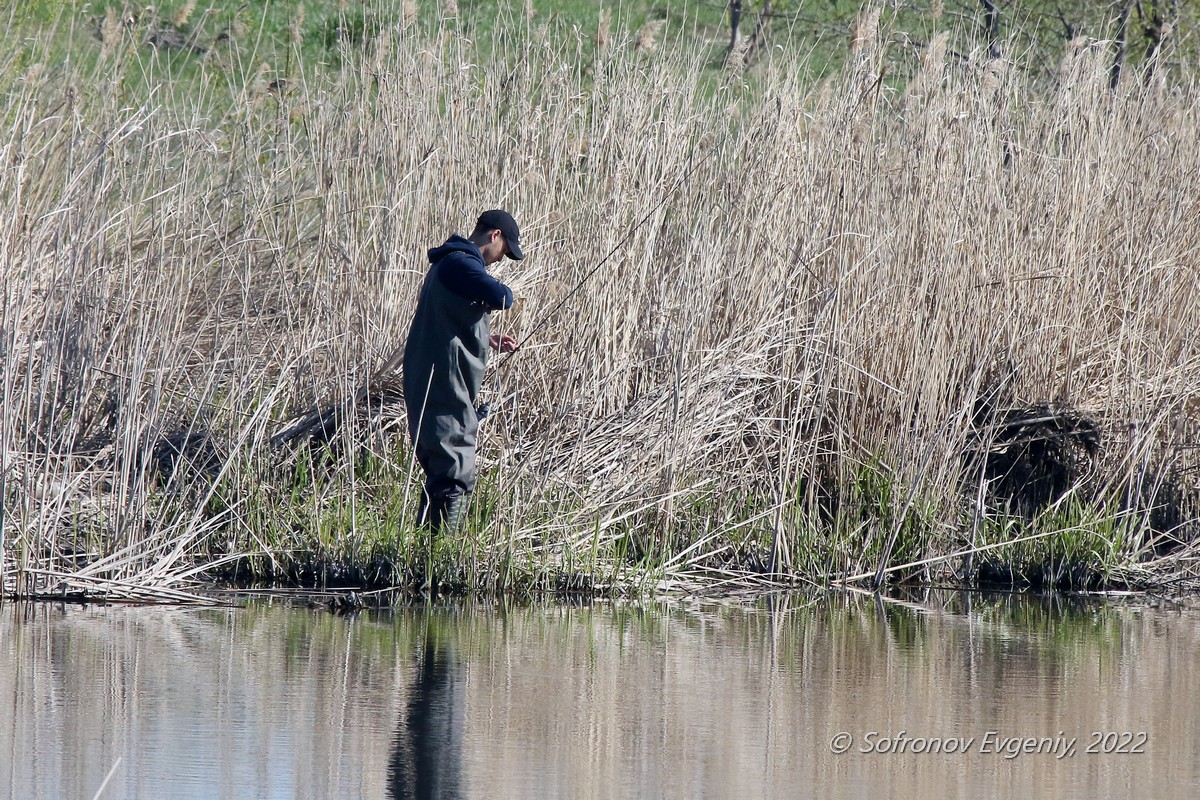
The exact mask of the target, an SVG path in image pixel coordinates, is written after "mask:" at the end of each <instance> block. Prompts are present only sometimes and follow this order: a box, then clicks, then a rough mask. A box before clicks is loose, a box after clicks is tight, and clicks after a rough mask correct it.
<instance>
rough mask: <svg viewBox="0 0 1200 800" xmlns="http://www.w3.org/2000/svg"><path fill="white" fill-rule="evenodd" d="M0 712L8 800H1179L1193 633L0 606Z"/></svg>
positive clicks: (478, 610)
mask: <svg viewBox="0 0 1200 800" xmlns="http://www.w3.org/2000/svg"><path fill="white" fill-rule="evenodd" d="M0 702H2V703H3V704H4V705H5V706H6V710H5V711H0V798H4V797H9V798H13V799H14V800H18V799H19V800H43V799H44V800H62V799H64V798H84V800H87V799H88V798H94V797H96V796H97V793H98V792H99V795H98V796H99V797H102V798H151V799H155V798H164V799H167V798H172V799H173V798H204V799H205V800H209V799H210V798H214V799H218V798H219V799H224V798H254V799H255V800H259V799H261V798H288V799H289V800H291V799H293V798H295V799H297V800H301V799H307V798H312V799H313V800H325V799H326V798H344V799H346V800H353V799H354V798H432V797H436V798H447V799H449V798H792V797H796V798H800V797H838V798H852V797H864V798H866V797H871V798H880V797H884V798H910V797H911V798H916V797H921V798H952V797H963V798H967V797H970V798H977V797H996V798H1012V797H1022V798H1035V797H1056V798H1105V797H1132V796H1143V797H1153V798H1189V800H1190V798H1194V797H1196V796H1198V795H1197V791H1198V789H1200V611H1197V610H1188V609H1182V608H1177V607H1162V608H1150V607H1146V606H1145V605H1124V604H1112V603H1108V604H1101V603H1082V602H1078V601H1064V600H1061V599H1059V600H1046V599H1040V600H1039V599H1028V598H1016V597H1012V596H1007V597H999V598H984V597H980V596H977V595H974V596H973V595H965V594H936V593H935V594H928V595H925V596H922V597H921V598H919V599H918V600H917V601H916V602H913V601H911V600H910V601H906V602H896V601H892V600H887V601H883V600H877V599H872V598H862V597H855V596H833V597H823V598H818V599H813V598H806V599H798V598H784V599H774V600H771V601H763V602H760V603H759V604H757V605H753V606H749V607H747V606H740V605H713V604H695V605H692V604H681V603H673V604H666V605H657V606H650V607H648V606H611V605H600V606H592V607H586V608H579V607H540V608H525V607H520V608H497V607H494V606H470V607H466V606H454V607H433V608H420V609H405V610H398V611H394V612H386V613H385V612H371V613H362V614H359V615H357V616H353V617H340V616H335V615H332V614H330V613H328V612H326V611H320V610H309V609H301V608H296V607H292V606H288V605H279V604H275V605H270V604H255V605H251V606H250V607H246V608H238V609H221V610H189V609H163V608H123V607H107V608H106V607H98V606H92V607H86V608H80V607H63V606H50V605H38V606H14V605H11V604H10V605H7V606H3V607H0ZM1072 742H1073V746H1071V744H1072ZM1089 747H1090V748H1091V749H1092V750H1095V751H1097V752H1087V750H1088V748H1089ZM838 748H840V749H845V750H846V752H844V753H835V752H834V749H838ZM1026 750H1027V751H1026ZM931 751H933V752H931ZM948 751H949V752H948ZM997 751H998V752H997ZM1116 751H1124V752H1116ZM106 779H107V782H106Z"/></svg>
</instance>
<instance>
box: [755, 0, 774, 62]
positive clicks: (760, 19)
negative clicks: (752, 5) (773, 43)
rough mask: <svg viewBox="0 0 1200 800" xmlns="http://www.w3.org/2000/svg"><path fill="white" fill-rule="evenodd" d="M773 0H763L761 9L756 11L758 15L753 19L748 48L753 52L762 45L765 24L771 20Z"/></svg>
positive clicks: (765, 34)
mask: <svg viewBox="0 0 1200 800" xmlns="http://www.w3.org/2000/svg"><path fill="white" fill-rule="evenodd" d="M774 5H775V4H774V2H773V0H763V4H762V10H761V11H759V12H758V16H757V17H755V20H754V33H753V34H751V36H750V47H749V48H748V50H749V51H750V52H753V51H754V50H757V49H758V48H759V47H761V46H762V44H763V42H764V41H766V38H767V24H768V23H769V22H770V21H771V14H772V13H773V12H774V11H775V8H774Z"/></svg>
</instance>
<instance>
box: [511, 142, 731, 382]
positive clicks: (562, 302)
mask: <svg viewBox="0 0 1200 800" xmlns="http://www.w3.org/2000/svg"><path fill="white" fill-rule="evenodd" d="M716 151H717V148H716V147H715V146H714V147H713V148H712V149H710V150H709V153H708V155H706V156H705V157H704V158H701V159H699V160H693V162H692V164H691V166H689V167H688V169H687V171H686V172H684V173H683V175H681V176H680V178H679V180H677V181H676V182H675V185H674V186H672V187H671V190H670V191H669V192H666V193H665V194H664V195H663V196H662V198H661V199H660V200H659V201H658V202H657V203H655V204H654V206H653V207H652V208H651V209H650V210H649V211H647V212H646V214H645V215H644V216H643V217H642V218H641V219H640V220H638V221H637V223H635V224H634V225H633V227H631V228H630V229H629V230H627V231H626V232H625V235H624V236H622V237H621V238H620V239H619V240H617V243H616V244H615V245H613V248H612V249H611V250H609V251H608V253H606V254H605V256H604V257H603V258H601V259H600V260H599V261H598V262H596V264H595V265H594V266H593V267H592V268H591V269H589V270H588V271H587V272H586V273H585V274H584V276H583V277H582V278H580V279H579V281H578V282H577V283H576V284H575V286H574V287H572V289H571V290H570V291H569V292H567V293H566V294H565V295H563V297H562V298H561V299H559V301H558V302H557V303H555V304H554V306H553V307H551V309H550V310H549V311H547V312H546V313H545V314H544V315H543V316H542V318H541V319H540V320H539V321H538V322H537V324H536V325H534V326H533V328H532V329H531V330H530V331H529V333H527V334H525V336H524V337H523V338H522V339H521V340H520V341H519V342H517V346H516V347H514V348H513V349H512V350H510V351H508V352H507V353H504V354H502V355H501V357H500V360H499V362H498V363H497V364H496V372H499V371H500V369H501V368H502V367H503V366H504V365H505V364H507V363H508V361H509V359H510V357H511V356H512V355H513V354H514V353H516V352H517V351H519V350H520V349H521V348H522V347H524V346H525V345H526V344H528V343H529V341H530V340H531V339H533V337H535V336H537V335H538V333H540V332H541V330H542V329H543V328H545V327H546V325H548V324H549V322H550V320H552V319H554V317H555V316H557V315H558V313H559V312H560V311H562V309H563V308H564V307H565V306H566V305H567V303H568V302H569V301H570V300H571V298H572V297H574V296H575V295H576V294H577V293H578V292H579V290H580V289H582V288H583V287H584V286H585V285H586V284H587V282H588V281H589V280H591V279H592V276H594V275H595V274H596V273H597V272H599V271H600V269H601V267H603V266H605V265H606V264H607V263H608V261H609V259H610V258H612V257H613V256H614V255H616V254H617V252H618V251H620V250H621V249H622V248H623V247H624V246H625V245H626V244H627V243H628V242H629V240H630V239H632V238H633V235H634V234H635V233H637V232H638V231H639V230H640V229H641V227H642V226H643V225H645V224H646V223H647V222H649V221H650V219H651V218H652V217H653V216H654V215H655V214H656V213H658V211H659V209H661V208H663V207H664V206H666V205H667V204H668V203H669V202H670V201H671V199H672V198H673V197H674V196H675V194H676V193H677V192H678V191H679V190H680V188H682V187H683V185H684V183H686V182H687V180H688V178H690V177H691V176H692V173H694V172H695V171H696V169H697V168H699V166H700V165H701V164H703V163H704V162H706V161H707V160H708V157H709V156H711V154H712V153H714V152H716ZM493 374H494V373H493Z"/></svg>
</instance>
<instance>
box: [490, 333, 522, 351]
mask: <svg viewBox="0 0 1200 800" xmlns="http://www.w3.org/2000/svg"><path fill="white" fill-rule="evenodd" d="M488 344H490V345H491V346H492V349H493V350H499V351H500V352H501V353H512V352H514V351H516V349H517V340H516V339H514V338H513V337H511V336H501V335H500V334H498V333H493V334H492V336H491V338H490V339H488Z"/></svg>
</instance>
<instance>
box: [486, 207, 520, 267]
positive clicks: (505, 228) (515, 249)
mask: <svg viewBox="0 0 1200 800" xmlns="http://www.w3.org/2000/svg"><path fill="white" fill-rule="evenodd" d="M475 227H476V228H483V229H485V230H489V231H500V232H501V233H502V234H504V243H505V244H507V245H508V254H507V255H508V257H509V258H511V259H512V260H514V261H520V260H521V259H522V258H524V257H525V254H524V253H522V252H521V229H520V228H518V227H517V221H516V220H515V219H513V218H512V214H510V213H508V212H507V211H502V210H500V209H498V208H494V209H492V210H491V211H485V212H483V213H482V214H480V215H479V221H478V222H477V223H475Z"/></svg>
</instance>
